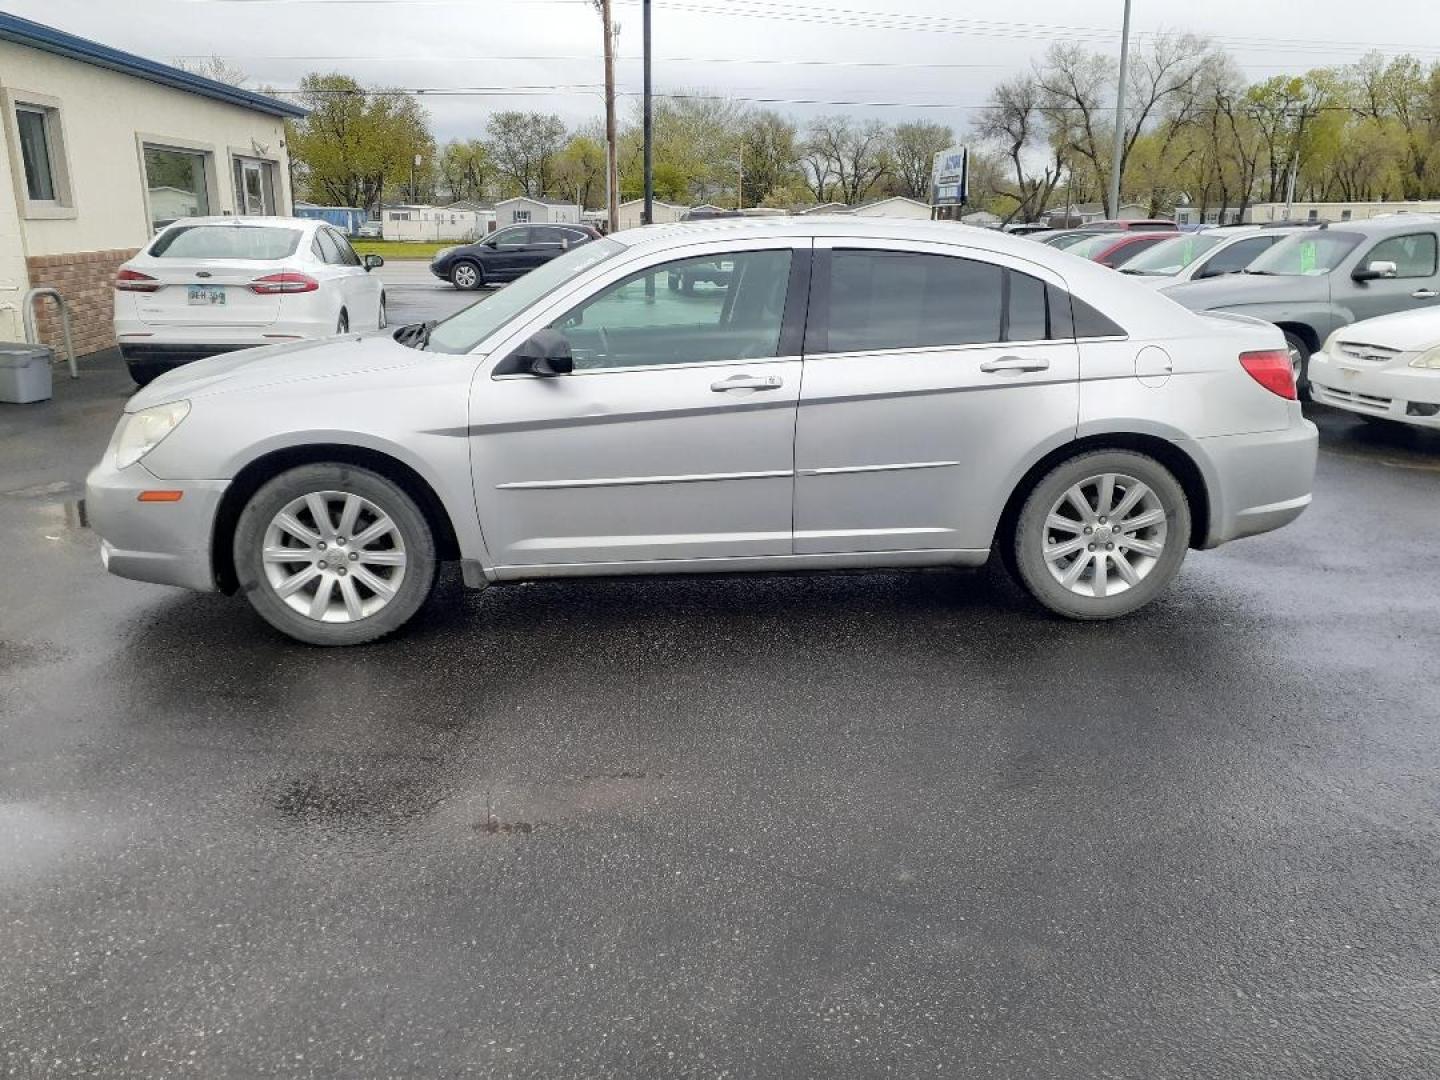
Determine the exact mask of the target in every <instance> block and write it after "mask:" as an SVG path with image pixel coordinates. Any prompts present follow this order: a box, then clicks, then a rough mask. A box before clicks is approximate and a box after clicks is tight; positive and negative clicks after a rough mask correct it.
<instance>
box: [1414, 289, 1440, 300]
mask: <svg viewBox="0 0 1440 1080" xmlns="http://www.w3.org/2000/svg"><path fill="white" fill-rule="evenodd" d="M1410 295H1411V296H1413V297H1414V298H1415V299H1416V300H1434V299H1435V297H1437V296H1440V293H1437V292H1436V291H1435V290H1434V289H1416V290H1415V291H1414V292H1412V293H1411V294H1410Z"/></svg>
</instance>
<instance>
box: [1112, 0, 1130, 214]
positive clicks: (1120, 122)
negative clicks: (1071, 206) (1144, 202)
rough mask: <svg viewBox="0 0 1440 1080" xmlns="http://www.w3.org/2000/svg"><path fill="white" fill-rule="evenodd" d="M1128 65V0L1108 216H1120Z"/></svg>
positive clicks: (1122, 47) (1117, 101)
mask: <svg viewBox="0 0 1440 1080" xmlns="http://www.w3.org/2000/svg"><path fill="white" fill-rule="evenodd" d="M1129 63H1130V0H1125V25H1124V29H1122V30H1121V32H1120V85H1119V86H1117V87H1116V88H1115V153H1114V155H1113V156H1112V157H1111V159H1110V216H1111V217H1112V218H1117V217H1119V216H1120V166H1121V163H1122V161H1123V159H1124V157H1125V75H1126V71H1125V69H1126V68H1127V67H1128V66H1129Z"/></svg>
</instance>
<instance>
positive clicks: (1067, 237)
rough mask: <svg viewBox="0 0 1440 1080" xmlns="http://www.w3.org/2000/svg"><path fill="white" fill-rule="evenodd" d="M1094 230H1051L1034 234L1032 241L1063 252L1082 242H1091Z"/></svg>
mask: <svg viewBox="0 0 1440 1080" xmlns="http://www.w3.org/2000/svg"><path fill="white" fill-rule="evenodd" d="M1094 238H1095V230H1094V229H1052V230H1050V231H1049V232H1047V233H1036V234H1035V235H1034V236H1032V237H1031V239H1032V240H1039V241H1040V243H1042V244H1044V245H1045V246H1046V247H1053V248H1059V249H1060V250H1061V251H1064V250H1065V249H1066V248H1071V247H1074V246H1075V245H1076V244H1078V243H1080V242H1081V241H1082V240H1093V239H1094Z"/></svg>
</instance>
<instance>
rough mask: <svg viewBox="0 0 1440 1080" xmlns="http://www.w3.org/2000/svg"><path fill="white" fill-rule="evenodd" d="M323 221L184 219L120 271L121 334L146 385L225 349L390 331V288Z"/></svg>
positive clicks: (134, 372) (376, 259)
mask: <svg viewBox="0 0 1440 1080" xmlns="http://www.w3.org/2000/svg"><path fill="white" fill-rule="evenodd" d="M384 261H385V260H383V259H382V258H380V256H378V255H367V256H365V258H364V259H361V258H360V256H359V255H357V254H355V249H354V248H352V247H351V246H350V242H349V241H348V240H346V239H345V237H344V236H343V235H341V234H340V233H339V232H337V231H336V230H335V229H334V228H332V227H331V226H329V225H327V224H326V223H325V222H323V221H311V220H304V219H301V218H280V217H204V218H182V219H181V220H179V221H176V222H174V223H173V224H171V225H169V226H167V227H166V228H165V229H164V230H163V231H162V232H161V233H160V234H159V235H158V236H156V237H155V239H154V240H152V241H151V242H150V245H149V246H148V247H146V248H144V249H143V250H141V252H140V253H139V254H138V255H136V256H135V257H134V258H133V259H131V260H130V261H129V262H127V263H125V264H124V265H123V266H121V267H120V269H119V271H118V272H117V273H116V275H115V338H116V340H117V341H118V342H119V345H120V355H121V356H123V357H124V358H125V363H126V364H127V365H128V366H129V368H130V374H131V376H132V377H133V378H134V380H135V381H136V382H137V383H139V384H140V385H141V386H144V385H145V384H146V383H148V382H149V381H150V380H151V379H153V378H155V376H157V375H159V374H160V373H161V372H164V371H168V370H170V369H171V368H174V367H178V366H179V365H181V364H185V363H188V362H190V361H191V360H199V359H201V358H202V357H206V356H214V355H216V354H218V353H223V352H233V351H235V350H236V349H249V348H252V347H254V346H257V345H278V344H282V343H284V342H287V341H304V340H309V339H313V338H323V337H329V336H330V335H332V334H344V333H348V332H349V331H351V330H381V329H384V327H385V287H384V283H383V282H381V281H380V279H379V278H378V277H375V276H374V275H372V274H371V273H370V271H371V270H373V269H374V268H375V267H377V266H382V265H383V264H384Z"/></svg>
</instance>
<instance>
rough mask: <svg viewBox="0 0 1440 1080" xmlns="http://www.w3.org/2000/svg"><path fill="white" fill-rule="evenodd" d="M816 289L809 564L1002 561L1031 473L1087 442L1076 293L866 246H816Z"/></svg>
mask: <svg viewBox="0 0 1440 1080" xmlns="http://www.w3.org/2000/svg"><path fill="white" fill-rule="evenodd" d="M814 276H815V290H814V293H813V294H812V295H813V298H812V301H811V314H810V326H811V332H810V333H808V334H807V339H806V345H805V354H806V355H805V387H804V390H803V392H802V394H801V397H800V407H799V413H798V416H797V420H796V426H795V473H796V476H795V551H796V552H797V553H798V554H805V553H819V552H860V551H913V550H967V551H977V550H982V549H984V548H988V547H989V546H990V542H991V539H992V534H993V530H994V526H995V522H996V520H997V519H998V518H999V516H1000V512H1001V510H1002V509H1003V507H1004V505H1005V501H1006V499H1007V498H1008V497H1009V495H1010V492H1011V490H1013V487H1014V484H1015V482H1016V481H1017V480H1018V479H1019V476H1018V474H1019V473H1020V472H1023V469H1024V466H1025V463H1026V462H1027V461H1028V460H1033V456H1034V455H1035V454H1036V453H1037V450H1041V449H1046V448H1048V447H1050V446H1055V445H1059V444H1060V443H1062V442H1064V441H1065V440H1067V439H1070V438H1073V437H1074V433H1075V427H1076V422H1077V416H1078V411H1079V382H1078V379H1079V356H1078V350H1077V348H1076V345H1075V341H1074V338H1073V337H1072V336H1071V334H1070V331H1069V329H1068V327H1069V325H1070V319H1069V317H1068V313H1067V314H1066V315H1065V317H1063V318H1058V317H1057V318H1055V319H1053V320H1052V319H1051V317H1050V308H1051V307H1052V306H1054V305H1055V304H1057V303H1068V295H1067V294H1066V293H1065V292H1064V291H1062V290H1063V282H1061V280H1060V279H1059V278H1058V277H1057V276H1056V275H1054V274H1053V273H1052V272H1051V271H1049V270H1047V269H1045V268H1043V267H1040V266H1038V265H1036V264H1033V263H1029V262H1027V261H1024V260H1020V259H1007V258H1005V257H1003V256H999V255H994V254H991V253H988V252H970V251H966V250H965V249H962V248H958V247H955V246H951V245H945V244H921V243H899V242H887V241H869V240H852V239H845V240H840V239H836V240H833V241H821V240H817V241H816V252H815V269H814ZM1057 314H1058V313H1057ZM1052 322H1053V324H1054V329H1053V330H1052Z"/></svg>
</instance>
